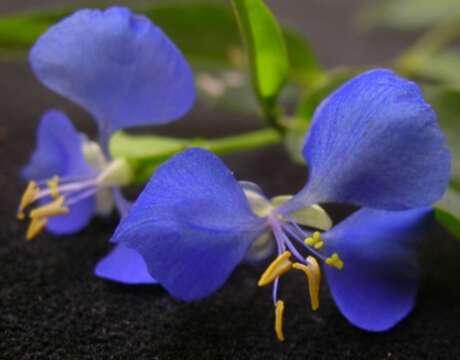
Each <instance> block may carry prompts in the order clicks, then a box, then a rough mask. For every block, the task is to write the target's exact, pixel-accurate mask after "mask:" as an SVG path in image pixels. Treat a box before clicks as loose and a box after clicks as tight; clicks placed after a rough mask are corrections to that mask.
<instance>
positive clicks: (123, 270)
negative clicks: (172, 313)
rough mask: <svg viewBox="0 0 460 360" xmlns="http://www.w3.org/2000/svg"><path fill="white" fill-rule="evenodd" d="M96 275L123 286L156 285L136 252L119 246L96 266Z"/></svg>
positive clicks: (121, 245)
mask: <svg viewBox="0 0 460 360" xmlns="http://www.w3.org/2000/svg"><path fill="white" fill-rule="evenodd" d="M94 273H95V274H96V275H97V276H99V277H101V278H104V279H108V280H112V281H116V282H120V283H123V284H133V285H134V284H156V283H157V281H156V280H155V279H154V278H152V276H151V275H150V274H149V272H148V271H147V266H146V265H145V261H144V259H143V258H142V256H140V255H139V253H138V252H137V251H136V250H133V249H129V248H127V247H126V246H125V245H123V244H117V245H115V247H114V248H113V250H112V251H111V252H110V254H109V255H107V256H106V257H104V258H103V259H102V260H101V261H99V263H98V264H97V265H96V268H95V269H94Z"/></svg>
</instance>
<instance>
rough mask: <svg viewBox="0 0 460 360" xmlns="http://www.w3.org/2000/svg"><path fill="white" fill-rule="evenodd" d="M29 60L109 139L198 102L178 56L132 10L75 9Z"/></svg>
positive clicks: (174, 115) (40, 42) (169, 117)
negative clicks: (97, 124)
mask: <svg viewBox="0 0 460 360" xmlns="http://www.w3.org/2000/svg"><path fill="white" fill-rule="evenodd" d="M30 63H31V65H32V69H33V70H34V72H35V74H36V76H37V77H38V78H39V79H40V80H41V81H42V82H43V83H44V84H45V85H46V86H47V87H49V88H50V89H51V90H53V91H56V92H57V93H59V94H61V95H63V96H65V97H67V98H69V99H70V100H72V101H74V102H76V103H78V104H79V105H81V106H82V107H84V108H85V109H86V110H88V111H89V112H90V113H91V114H93V116H94V117H95V118H96V119H97V121H98V123H99V127H100V129H101V130H102V131H103V132H104V134H105V135H107V134H108V133H110V132H113V131H115V130H117V129H120V128H124V127H128V126H135V125H145V124H158V123H165V122H169V121H172V120H174V119H176V118H178V117H180V116H182V115H183V114H184V113H185V112H187V111H188V110H189V109H190V107H191V106H192V104H193V101H194V99H195V87H194V83H193V77H192V73H191V70H190V67H189V65H188V64H187V62H186V60H185V59H184V57H183V56H182V54H181V53H180V51H179V50H178V49H177V48H176V47H175V45H174V44H173V43H172V42H171V41H170V40H169V39H168V38H167V37H166V35H165V34H164V33H163V32H162V31H161V30H160V29H159V28H158V27H156V26H155V25H154V24H152V23H151V21H150V20H148V19H147V18H146V17H144V16H140V15H134V14H132V13H131V12H130V11H129V10H128V9H127V8H121V7H112V8H109V9H107V10H106V11H100V10H89V9H84V10H80V11H77V12H75V13H74V14H73V15H71V16H69V17H67V18H65V19H64V20H62V21H61V22H59V23H57V24H56V25H54V26H52V27H51V28H50V29H49V30H48V31H47V32H46V33H45V34H44V35H43V36H41V37H40V38H39V39H38V41H37V43H36V44H35V45H34V47H33V48H32V50H31V52H30Z"/></svg>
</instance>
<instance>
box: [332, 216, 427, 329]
mask: <svg viewBox="0 0 460 360" xmlns="http://www.w3.org/2000/svg"><path fill="white" fill-rule="evenodd" d="M430 214H431V209H427V208H423V209H416V210H407V211H398V212H389V211H385V210H373V209H366V208H363V209H361V210H359V211H358V212H356V213H354V214H353V215H351V216H350V217H349V218H347V219H346V220H345V221H343V222H342V223H340V224H338V225H337V226H336V227H334V228H333V229H332V230H331V231H329V232H327V233H325V234H324V239H325V244H327V245H326V247H325V250H326V251H330V252H331V253H332V252H337V253H338V254H339V256H340V258H341V259H342V260H343V262H344V264H345V265H344V268H343V269H342V270H340V271H339V270H337V269H335V268H333V267H330V266H325V269H324V270H325V273H326V276H327V280H328V283H329V287H330V290H331V292H332V296H333V297H334V299H335V302H336V304H337V306H338V308H339V309H340V311H341V312H342V314H343V315H344V316H345V317H346V318H347V319H348V320H349V321H350V322H351V323H352V324H353V325H355V326H358V327H360V328H362V329H365V330H369V331H384V330H387V329H389V328H391V327H393V326H394V325H396V324H397V323H398V322H399V321H400V320H402V319H403V318H404V317H405V316H406V315H407V314H408V313H409V312H410V311H411V310H412V308H413V306H414V303H415V297H416V293H417V287H418V274H419V268H418V263H417V252H416V250H417V247H418V244H419V241H420V240H421V239H422V237H423V232H424V230H426V226H427V224H429V221H428V220H429V219H430Z"/></svg>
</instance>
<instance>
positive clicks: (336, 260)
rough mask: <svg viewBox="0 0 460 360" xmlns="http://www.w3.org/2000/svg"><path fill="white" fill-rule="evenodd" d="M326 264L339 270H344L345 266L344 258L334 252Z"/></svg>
mask: <svg viewBox="0 0 460 360" xmlns="http://www.w3.org/2000/svg"><path fill="white" fill-rule="evenodd" d="M326 264H327V265H329V266H333V267H335V268H336V269H337V270H342V269H343V266H344V263H343V261H342V259H341V258H340V257H339V254H337V253H333V254H332V255H331V256H329V257H328V258H327V259H326Z"/></svg>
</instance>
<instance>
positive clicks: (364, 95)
mask: <svg viewBox="0 0 460 360" xmlns="http://www.w3.org/2000/svg"><path fill="white" fill-rule="evenodd" d="M303 155H304V158H305V160H306V162H307V164H308V166H309V171H310V178H309V181H308V183H307V185H306V186H305V187H304V189H303V190H302V191H301V192H300V193H299V194H298V195H297V197H296V201H297V204H296V206H295V207H299V204H300V203H303V204H308V205H309V204H314V203H321V202H322V203H324V202H336V203H349V204H354V205H359V206H363V207H370V208H378V209H384V210H404V209H411V208H414V207H424V206H429V205H431V204H432V203H434V202H435V201H436V200H438V199H440V198H441V196H442V194H443V193H444V191H445V190H446V187H447V184H448V182H449V178H450V160H451V158H450V152H449V149H448V148H447V146H446V143H445V139H444V136H443V134H442V132H441V130H440V128H439V126H438V123H437V121H436V114H435V113H434V111H433V110H432V108H431V106H430V105H428V104H427V103H426V102H425V101H424V100H423V97H422V94H421V92H420V89H419V88H418V87H417V85H416V84H414V83H413V82H410V81H407V80H405V79H402V78H400V77H398V76H397V75H396V74H394V73H393V72H391V71H389V70H372V71H369V72H366V73H364V74H362V75H360V76H357V77H355V78H354V79H352V80H350V81H349V82H347V83H346V84H345V85H343V86H342V87H341V88H339V89H338V90H337V91H335V92H334V93H333V94H332V95H331V96H329V97H328V98H327V99H326V100H324V101H323V103H322V104H321V105H320V107H319V108H318V109H317V111H316V113H315V115H314V119H313V123H312V127H311V130H310V132H309V134H308V137H307V139H306V143H305V147H304V149H303ZM290 206H293V204H291V205H290Z"/></svg>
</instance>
